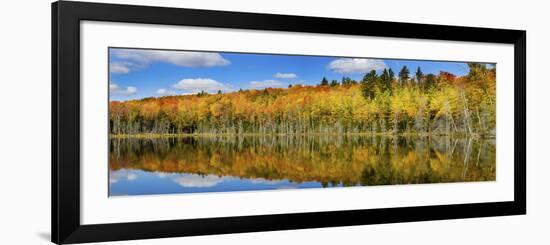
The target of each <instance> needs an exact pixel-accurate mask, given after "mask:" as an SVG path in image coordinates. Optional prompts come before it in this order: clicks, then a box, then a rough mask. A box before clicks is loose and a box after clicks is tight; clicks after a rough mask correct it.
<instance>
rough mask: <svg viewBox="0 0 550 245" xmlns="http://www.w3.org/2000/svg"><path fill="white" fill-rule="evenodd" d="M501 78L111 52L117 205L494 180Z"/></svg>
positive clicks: (418, 66)
mask: <svg viewBox="0 0 550 245" xmlns="http://www.w3.org/2000/svg"><path fill="white" fill-rule="evenodd" d="M496 69H497V67H496V64H494V63H476V62H466V61H431V60H413V59H386V58H372V57H333V56H311V55H288V54H256V53H234V52H210V51H184V50H160V49H136V48H109V79H108V80H109V81H108V83H109V84H108V86H109V122H108V124H109V131H108V134H109V159H108V160H109V162H108V164H109V168H108V169H109V173H108V174H109V196H127V195H158V194H183V193H210V192H228V191H262V190H283V189H303V188H334V187H346V188H347V187H357V188H365V187H367V186H383V185H411V184H442V183H456V182H481V181H495V180H496Z"/></svg>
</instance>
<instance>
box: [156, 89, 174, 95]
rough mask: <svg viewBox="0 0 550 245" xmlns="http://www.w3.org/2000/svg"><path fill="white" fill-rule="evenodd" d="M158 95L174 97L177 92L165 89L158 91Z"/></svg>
mask: <svg viewBox="0 0 550 245" xmlns="http://www.w3.org/2000/svg"><path fill="white" fill-rule="evenodd" d="M157 94H158V95H174V94H176V91H174V90H169V89H165V88H159V89H158V90H157Z"/></svg>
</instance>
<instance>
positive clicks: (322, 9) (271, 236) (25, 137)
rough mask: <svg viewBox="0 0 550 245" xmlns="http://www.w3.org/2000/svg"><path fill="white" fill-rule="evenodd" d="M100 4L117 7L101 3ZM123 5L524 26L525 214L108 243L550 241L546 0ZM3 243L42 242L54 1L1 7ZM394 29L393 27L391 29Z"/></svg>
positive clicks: (168, 0)
mask: <svg viewBox="0 0 550 245" xmlns="http://www.w3.org/2000/svg"><path fill="white" fill-rule="evenodd" d="M106 2H115V1H112V0H110V1H109V0H107V1H106ZM117 2H120V3H134V4H149V5H163V6H179V7H187V8H202V9H217V10H232V11H245V12H262V13H278V14H293V15H311V16H327V17H337V18H355V19H372V20H387V21H402V22H419V23H430V24H450V25H466V26H480V27H495V28H513V29H525V30H527V33H528V34H527V40H528V42H527V64H528V67H527V74H528V75H527V83H528V84H527V107H528V108H527V114H528V115H527V128H528V129H527V147H528V149H527V155H528V156H527V164H528V167H527V168H528V169H527V170H528V171H527V173H528V177H527V178H528V183H527V185H528V186H527V195H528V197H527V198H528V205H527V212H528V214H527V215H526V216H515V217H498V218H477V219H463V220H451V221H431V222H414V223H403V224H385V225H372V226H355V227H342V228H323V229H309V230H299V231H277V232H261V233H247V234H236V235H235V234H232V235H218V236H202V237H190V238H173V239H157V240H142V241H131V242H116V243H109V244H182V243H185V244H239V245H245V244H299V243H302V244H303V243H316V244H346V243H351V244H354V243H367V242H370V243H373V244H399V243H407V244H460V245H464V244H481V243H488V244H522V243H526V244H549V242H550V238H549V237H548V236H549V234H548V231H549V227H550V221H549V220H548V219H550V197H549V196H550V195H549V194H550V191H549V190H548V188H550V178H549V176H548V175H549V174H550V159H549V157H548V156H549V155H548V154H547V153H548V151H549V149H548V145H549V144H548V143H547V142H548V139H549V138H550V135H549V133H548V127H549V126H550V125H548V123H547V122H548V120H547V119H550V117H549V116H548V112H549V110H548V106H550V103H549V100H548V99H549V98H550V97H549V94H548V92H549V90H550V76H548V75H547V74H548V72H549V67H548V66H549V62H548V56H549V55H550V52H549V47H548V45H550V31H549V28H548V26H547V24H544V23H548V22H550V17H548V16H549V15H548V13H547V12H548V9H549V8H548V6H545V2H544V1H536V2H535V1H532V2H528V1H478V0H461V1H452V2H451V1H449V2H443V1H437V0H433V1H429V0H416V1H406V0H385V1H369V2H367V1H352V0H338V1H320V0H317V1H314V0H313V1H305V0H302V1H298V0H270V1H254V0H231V1H227V0H225V1H224V0H208V1H206V0H186V1H183V0H179V1H177V0H162V1H151V0H149V1H146V0H134V1H131V0H119V1H117ZM0 18H1V19H0V25H1V28H0V33H1V36H0V43H1V45H0V78H1V79H0V115H1V118H0V188H1V189H0V190H1V194H2V197H1V201H0V231H1V232H0V244H48V243H49V237H50V234H49V231H50V97H51V95H50V1H44V0H27V1H23V0H21V1H5V2H4V3H3V5H2V7H1V8H0ZM396 31H399V30H396Z"/></svg>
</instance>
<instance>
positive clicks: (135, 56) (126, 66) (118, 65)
mask: <svg viewBox="0 0 550 245" xmlns="http://www.w3.org/2000/svg"><path fill="white" fill-rule="evenodd" d="M112 54H113V56H114V57H116V58H118V59H121V60H124V61H119V62H114V63H112V64H111V65H110V68H111V72H113V73H119V74H126V73H128V72H130V71H133V70H137V69H142V68H145V67H147V66H148V65H149V64H150V63H153V62H164V63H169V64H173V65H177V66H183V67H213V66H226V65H229V64H230V62H229V61H228V60H226V59H224V58H223V57H222V56H221V55H220V54H218V53H212V52H188V51H166V50H139V49H116V50H114V51H112Z"/></svg>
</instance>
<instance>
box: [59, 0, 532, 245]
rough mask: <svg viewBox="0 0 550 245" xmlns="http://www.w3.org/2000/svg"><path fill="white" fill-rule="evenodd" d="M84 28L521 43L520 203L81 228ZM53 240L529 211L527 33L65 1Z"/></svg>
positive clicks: (517, 70) (517, 61)
mask: <svg viewBox="0 0 550 245" xmlns="http://www.w3.org/2000/svg"><path fill="white" fill-rule="evenodd" d="M84 20H92V21H107V22H126V23H145V24H161V25H181V26H200V27H217V28H236V29H249V30H268V31H287V32H303V33H324V34H342V35H364V36H377V37H397V38H416V39H435V40H452V41H465V42H483V43H505V44H513V45H514V90H515V91H514V99H515V105H514V109H515V111H514V113H515V114H514V122H515V129H514V153H515V158H514V201H507V202H491V203H470V204H460V203H458V204H452V205H436V206H418V207H401V208H380V209H364V210H348V211H330V212H311V213H288V214H277V215H256V216H240V217H224V218H203V219H187V220H166V221H152V222H132V223H113V224H97V225H82V224H80V194H81V193H80V166H79V162H80V82H79V81H80V22H81V21H84ZM51 79H52V101H51V103H52V137H51V144H52V158H51V163H52V164H51V174H52V183H51V185H52V197H51V202H52V203H51V207H52V210H51V211H52V216H51V217H52V220H51V222H52V223H51V232H52V242H54V243H58V244H62V243H63V244H65V243H82V242H99V241H114V240H130V239H148V238H161V237H177V236H193V235H209V234H221V233H240V232H257V231H272V230H289V229H303V228H318V227H333V226H350V225H366V224H380V223H392V222H410V221H425V220H442V219H457V218H472V217H488V216H503V215H521V214H525V213H526V165H525V164H526V155H525V154H526V153H525V152H526V135H525V134H526V128H525V127H526V119H525V117H526V88H525V86H526V32H525V31H522V30H505V29H489V28H473V27H461V26H444V25H428V24H412V23H397V22H383V21H367V20H350V19H334V18H320V17H303V16H287V15H272V14H256V13H239V12H224V11H210V10H191V9H179V8H165V7H146V6H132V5H118V4H101V3H86V2H70V1H61V2H55V3H53V4H52V78H51Z"/></svg>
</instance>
